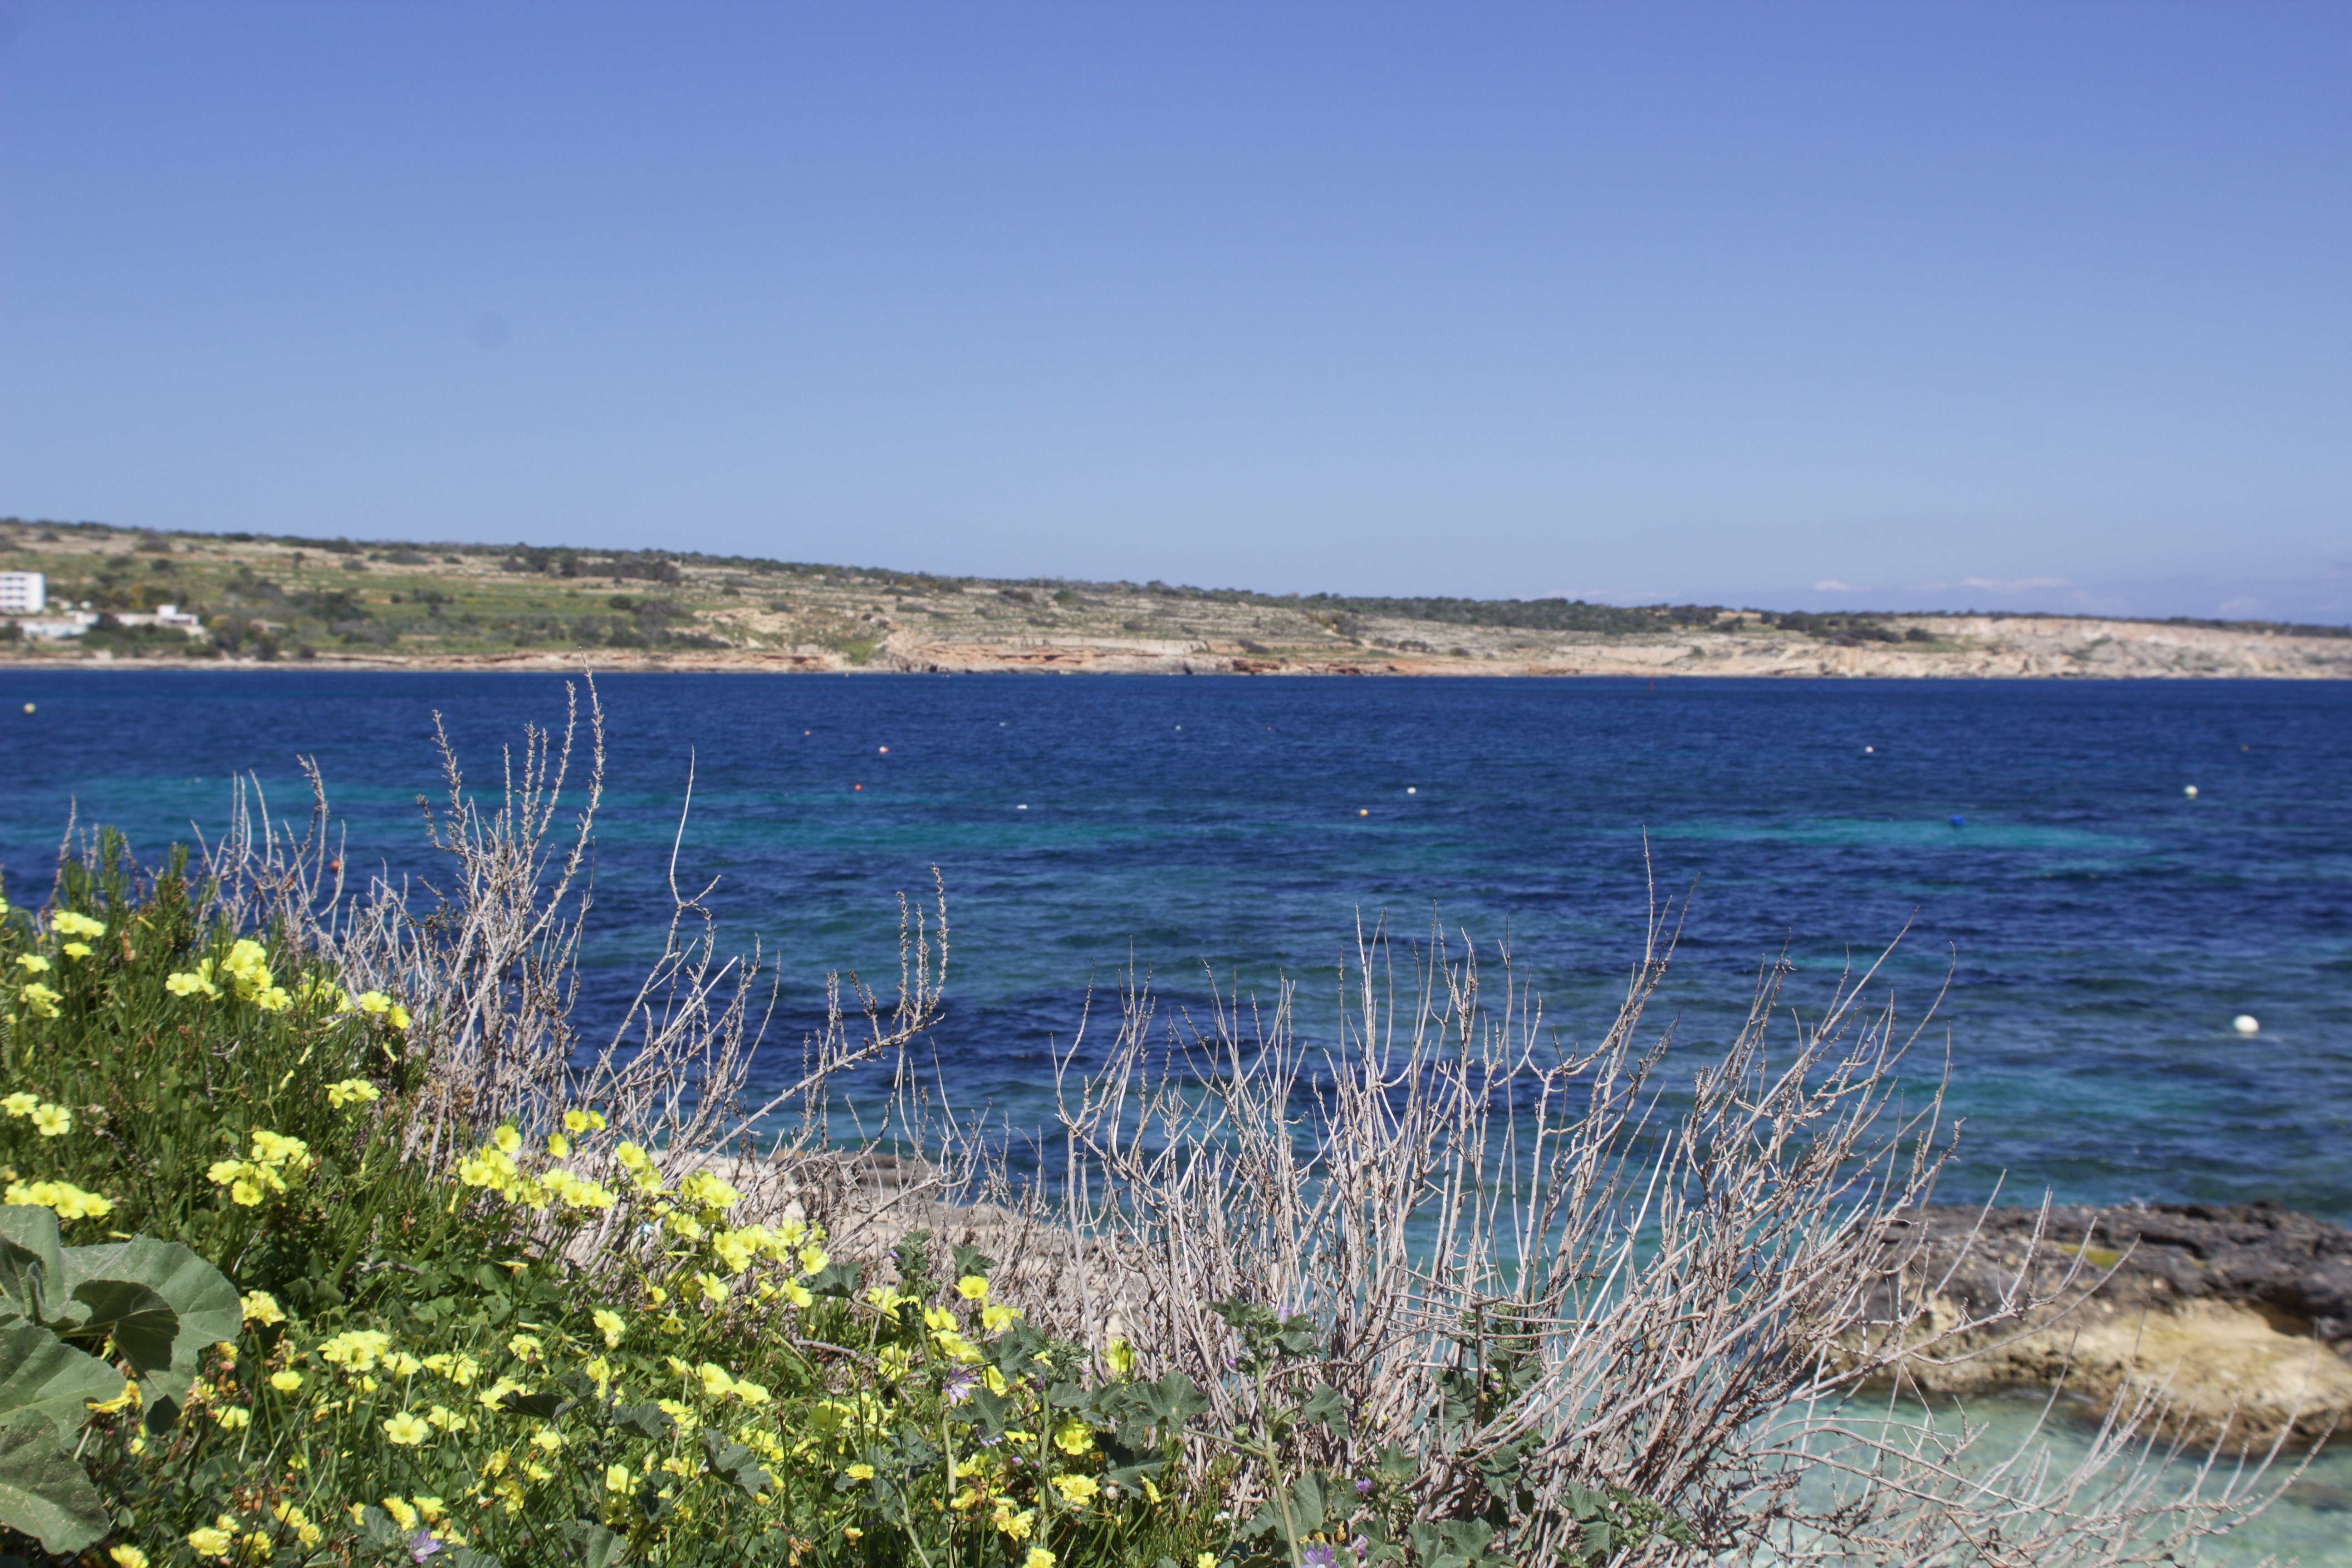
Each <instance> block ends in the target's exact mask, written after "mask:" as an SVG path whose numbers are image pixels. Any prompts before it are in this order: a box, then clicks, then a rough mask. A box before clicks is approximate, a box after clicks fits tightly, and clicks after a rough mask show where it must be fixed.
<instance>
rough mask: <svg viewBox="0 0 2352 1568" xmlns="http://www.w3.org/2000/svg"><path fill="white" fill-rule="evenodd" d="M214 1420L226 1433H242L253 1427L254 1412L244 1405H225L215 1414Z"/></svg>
mask: <svg viewBox="0 0 2352 1568" xmlns="http://www.w3.org/2000/svg"><path fill="white" fill-rule="evenodd" d="M213 1419H214V1420H215V1421H217V1422H219V1423H220V1425H221V1429H222V1430H223V1431H226V1432H242V1431H244V1430H245V1429H246V1428H247V1426H252V1425H253V1412H252V1411H250V1410H247V1408H246V1407H245V1406H244V1405H222V1406H221V1407H220V1408H218V1409H217V1410H215V1411H214V1412H213Z"/></svg>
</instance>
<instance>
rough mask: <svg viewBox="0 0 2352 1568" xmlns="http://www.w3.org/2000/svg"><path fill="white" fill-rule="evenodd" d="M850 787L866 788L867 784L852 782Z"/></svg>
mask: <svg viewBox="0 0 2352 1568" xmlns="http://www.w3.org/2000/svg"><path fill="white" fill-rule="evenodd" d="M849 787H850V788H852V789H864V788H865V787H866V786H865V785H864V784H851V785H850V786H849Z"/></svg>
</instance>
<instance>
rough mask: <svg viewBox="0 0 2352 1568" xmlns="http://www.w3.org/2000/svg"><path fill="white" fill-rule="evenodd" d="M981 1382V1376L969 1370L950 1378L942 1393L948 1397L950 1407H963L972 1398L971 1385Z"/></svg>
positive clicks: (942, 1387) (941, 1390)
mask: <svg viewBox="0 0 2352 1568" xmlns="http://www.w3.org/2000/svg"><path fill="white" fill-rule="evenodd" d="M979 1381H980V1374H979V1373H976V1372H972V1371H970V1370H969V1369H967V1370H965V1371H963V1372H959V1373H954V1374H952V1375H951V1376H950V1377H949V1379H948V1380H947V1382H946V1383H945V1384H942V1385H941V1387H940V1393H941V1394H945V1395H946V1396H947V1402H948V1403H949V1404H950V1405H961V1404H962V1403H963V1402H964V1401H965V1400H967V1399H970V1398H971V1385H972V1384H975V1383H978V1382H979Z"/></svg>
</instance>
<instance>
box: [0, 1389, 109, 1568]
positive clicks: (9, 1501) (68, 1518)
mask: <svg viewBox="0 0 2352 1568" xmlns="http://www.w3.org/2000/svg"><path fill="white" fill-rule="evenodd" d="M0 1524H5V1525H6V1526H8V1528H9V1529H11V1530H17V1531H23V1532H24V1533H25V1534H26V1535H31V1536H37V1537H38V1538H39V1539H40V1542H41V1545H42V1546H43V1547H44V1548H46V1549H47V1551H48V1552H50V1553H51V1554H52V1555H54V1556H58V1557H63V1556H66V1555H68V1553H71V1552H79V1551H80V1550H81V1549H82V1548H83V1547H85V1546H88V1545H89V1544H90V1543H91V1542H95V1541H97V1540H98V1539H99V1538H100V1537H101V1536H103V1535H104V1534H105V1533H106V1532H107V1530H108V1529H109V1528H110V1521H108V1519H107V1516H106V1500H105V1499H104V1498H101V1497H100V1496H99V1495H98V1489H97V1488H96V1487H94V1486H92V1485H90V1482H89V1475H88V1474H87V1473H85V1472H84V1471H83V1469H82V1468H81V1467H80V1466H79V1465H78V1464H76V1463H75V1462H74V1457H73V1455H72V1454H70V1453H68V1451H67V1450H66V1447H65V1445H64V1443H63V1442H62V1441H60V1440H59V1438H58V1433H57V1429H56V1428H55V1427H53V1426H49V1425H48V1423H47V1422H44V1421H25V1422H14V1423H10V1424H9V1425H6V1426H0Z"/></svg>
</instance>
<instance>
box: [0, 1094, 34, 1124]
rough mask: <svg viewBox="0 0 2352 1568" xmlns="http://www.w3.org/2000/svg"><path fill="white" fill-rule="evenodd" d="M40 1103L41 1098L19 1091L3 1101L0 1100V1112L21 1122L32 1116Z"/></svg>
mask: <svg viewBox="0 0 2352 1568" xmlns="http://www.w3.org/2000/svg"><path fill="white" fill-rule="evenodd" d="M40 1103H41V1097H40V1096H39V1095H37V1094H26V1092H25V1091H24V1090H23V1089H18V1090H17V1091H16V1093H14V1094H12V1095H10V1096H8V1097H7V1098H6V1099H5V1100H0V1110H5V1111H6V1112H7V1113H8V1114H9V1115H11V1116H13V1117H16V1119H17V1120H18V1121H22V1120H24V1119H25V1118H26V1117H27V1116H30V1115H32V1114H33V1112H34V1111H35V1110H37V1109H38V1108H39V1106H40Z"/></svg>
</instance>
